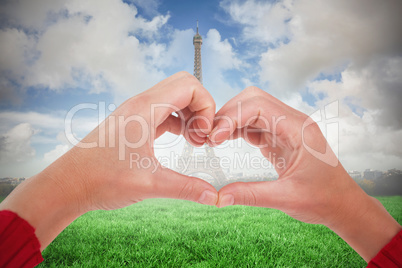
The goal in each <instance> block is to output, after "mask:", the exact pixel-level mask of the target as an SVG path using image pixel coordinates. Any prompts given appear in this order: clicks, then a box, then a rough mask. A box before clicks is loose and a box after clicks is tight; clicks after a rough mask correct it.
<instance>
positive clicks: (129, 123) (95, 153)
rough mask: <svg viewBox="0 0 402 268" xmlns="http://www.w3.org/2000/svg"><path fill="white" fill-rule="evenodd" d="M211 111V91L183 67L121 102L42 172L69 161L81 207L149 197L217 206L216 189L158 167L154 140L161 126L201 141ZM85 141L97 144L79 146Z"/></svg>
mask: <svg viewBox="0 0 402 268" xmlns="http://www.w3.org/2000/svg"><path fill="white" fill-rule="evenodd" d="M173 112H177V113H178V114H179V115H181V116H179V117H175V116H174V115H172V113H173ZM214 116H215V102H214V100H213V99H212V97H211V95H210V94H209V92H208V91H207V90H206V89H205V88H204V87H203V86H202V85H201V83H200V82H199V81H198V80H197V79H196V78H195V77H194V76H192V75H190V74H188V73H186V72H181V73H178V74H176V75H173V76H171V77H169V78H167V79H165V80H163V81H162V82H160V83H159V84H157V85H155V86H154V87H152V88H151V89H149V90H147V91H145V92H143V93H142V94H139V95H137V96H135V97H132V98H131V99H129V100H127V101H126V102H124V103H123V104H122V105H121V106H120V107H118V108H117V109H116V110H115V111H114V112H113V113H112V114H111V115H110V116H109V117H108V118H107V119H106V120H105V121H104V122H103V123H102V124H101V125H100V126H98V127H97V128H96V129H95V130H93V131H92V132H91V133H90V134H89V135H88V136H86V137H85V138H84V139H83V140H82V141H81V142H80V144H78V145H77V146H76V147H75V148H74V149H72V150H71V151H70V152H69V153H68V154H66V155H65V157H63V158H61V159H60V160H58V161H56V163H55V164H54V165H52V166H51V167H50V168H49V169H50V170H45V172H48V171H50V173H52V174H53V173H54V172H56V170H55V169H59V168H60V166H61V165H66V162H67V163H69V162H70V163H71V162H73V165H74V170H75V173H77V174H78V176H77V177H78V180H75V181H74V188H77V186H80V188H81V189H79V192H77V193H76V196H77V198H78V199H84V200H82V202H81V203H83V204H84V205H83V206H84V210H85V211H86V210H94V209H117V208H121V207H125V206H128V205H131V204H133V203H135V202H138V201H141V200H143V199H147V198H176V199H187V200H191V201H198V202H200V203H204V204H210V205H215V204H216V201H217V192H216V190H215V189H214V188H213V187H212V186H211V185H209V184H208V183H206V182H205V181H203V180H201V179H198V178H194V177H188V176H185V175H182V174H179V173H177V172H174V171H172V170H170V169H168V168H163V167H161V165H160V164H159V162H158V160H157V159H156V157H155V155H154V151H153V145H154V141H155V139H156V138H158V137H159V136H160V135H162V134H163V133H164V132H165V131H170V132H172V133H174V134H177V135H179V134H184V136H185V137H186V138H187V140H188V141H189V142H191V143H192V144H193V145H196V146H201V145H202V144H204V143H205V141H206V137H207V134H209V132H210V131H211V129H212V123H213V118H214ZM187 126H188V127H187ZM100 134H101V135H100ZM102 134H105V135H104V137H103V136H102ZM88 144H97V146H95V147H94V148H90V149H88V148H80V147H87V146H88ZM100 144H103V146H99V145H100ZM70 159H73V160H74V159H76V161H71V160H70ZM58 163H60V165H59V166H58ZM62 179H63V180H66V179H67V178H62ZM59 183H61V182H59ZM68 191H69V192H71V191H70V189H68ZM205 191H206V192H205ZM204 192H205V194H204V195H203V193H204ZM201 197H202V198H201Z"/></svg>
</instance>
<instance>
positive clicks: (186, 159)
mask: <svg viewBox="0 0 402 268" xmlns="http://www.w3.org/2000/svg"><path fill="white" fill-rule="evenodd" d="M193 45H194V76H195V77H196V78H197V79H198V80H199V81H200V82H201V84H202V65H201V45H202V37H201V35H200V34H199V33H198V21H197V33H196V35H195V36H194V38H193ZM204 146H205V147H204V148H205V154H202V155H201V154H197V155H194V146H192V145H191V144H190V143H188V142H187V141H186V143H185V145H184V149H183V153H182V155H181V156H180V157H179V158H178V161H177V166H176V170H177V171H178V172H180V173H182V174H185V175H191V174H194V173H205V174H208V175H210V176H212V178H213V181H211V184H212V185H214V186H215V187H216V188H220V187H222V186H224V185H225V184H226V181H227V179H226V176H225V174H224V173H223V171H222V168H221V166H220V158H219V157H217V156H216V155H215V152H214V149H212V148H211V147H209V146H208V145H207V144H205V145H204Z"/></svg>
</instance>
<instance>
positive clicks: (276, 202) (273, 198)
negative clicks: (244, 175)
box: [217, 180, 291, 209]
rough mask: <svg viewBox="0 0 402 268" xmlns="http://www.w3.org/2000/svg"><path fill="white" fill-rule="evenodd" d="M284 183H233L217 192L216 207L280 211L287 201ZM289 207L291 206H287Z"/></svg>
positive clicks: (279, 181)
mask: <svg viewBox="0 0 402 268" xmlns="http://www.w3.org/2000/svg"><path fill="white" fill-rule="evenodd" d="M285 184H286V181H281V180H277V181H264V182H248V183H245V182H235V183H231V184H228V185H226V186H224V187H223V188H222V189H220V190H219V199H218V203H217V206H218V207H226V206H231V205H245V206H256V207H267V208H275V209H280V208H282V207H283V204H286V202H288V203H289V202H290V201H289V194H288V190H287V188H286V185H285ZM289 205H291V204H289Z"/></svg>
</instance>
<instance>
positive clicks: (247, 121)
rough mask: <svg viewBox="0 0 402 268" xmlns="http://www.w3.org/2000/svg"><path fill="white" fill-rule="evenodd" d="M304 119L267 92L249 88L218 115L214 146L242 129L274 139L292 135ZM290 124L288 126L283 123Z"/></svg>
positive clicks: (211, 141)
mask: <svg viewBox="0 0 402 268" xmlns="http://www.w3.org/2000/svg"><path fill="white" fill-rule="evenodd" d="M301 115H304V114H302V113H300V112H298V111H296V110H294V109H293V108H291V107H289V106H287V105H286V104H284V103H283V102H281V101H279V100H278V99H276V98H274V97H273V96H271V95H270V94H268V93H266V92H265V91H263V90H261V89H259V88H256V87H249V88H247V89H245V90H243V91H242V92H241V93H240V94H239V95H237V96H236V97H234V98H233V99H231V100H230V101H229V102H228V103H226V104H225V105H224V106H223V107H222V108H221V109H220V110H219V111H218V113H217V114H216V122H215V127H214V129H213V130H212V132H211V133H210V135H209V143H210V144H214V145H217V144H220V143H222V142H224V141H225V140H228V139H230V138H231V136H232V135H233V134H234V133H235V132H236V130H238V129H242V128H247V127H249V128H250V129H247V130H248V131H251V132H253V131H260V130H263V131H265V132H269V133H272V134H274V135H279V136H280V135H282V134H284V133H286V135H292V133H294V132H295V125H294V124H293V123H292V122H294V120H297V118H298V116H301ZM281 121H286V123H281Z"/></svg>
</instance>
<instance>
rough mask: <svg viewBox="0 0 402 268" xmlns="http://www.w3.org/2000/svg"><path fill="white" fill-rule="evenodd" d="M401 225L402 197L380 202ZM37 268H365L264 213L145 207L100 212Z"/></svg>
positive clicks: (314, 231) (297, 226)
mask: <svg viewBox="0 0 402 268" xmlns="http://www.w3.org/2000/svg"><path fill="white" fill-rule="evenodd" d="M378 199H379V200H380V201H381V202H382V203H383V204H384V205H385V207H386V208H387V210H388V211H389V212H390V213H391V214H392V216H393V217H394V218H395V219H396V220H397V221H398V222H399V223H402V197H401V196H395V197H380V198H378ZM43 256H44V258H45V261H44V262H43V263H42V264H41V265H40V266H39V267H67V266H69V267H70V266H71V267H120V266H129V267H131V266H136V267H187V266H192V267H247V266H251V267H365V266H366V263H365V262H364V260H363V259H362V258H360V256H359V255H358V254H357V253H355V252H354V251H353V250H352V249H351V248H350V247H349V246H348V245H347V244H346V243H345V242H344V241H343V240H342V239H340V238H339V237H338V236H337V235H335V234H334V233H333V232H332V231H330V230H329V229H328V228H326V227H324V226H320V225H311V224H305V223H302V222H299V221H297V220H294V219H292V218H291V217H289V216H287V215H286V214H284V213H282V212H280V211H277V210H273V209H264V208H254V207H244V206H233V207H227V208H223V209H218V208H215V207H209V206H203V205H200V204H196V203H191V202H187V201H179V200H166V199H154V200H146V201H143V202H141V203H138V204H135V205H132V206H130V207H127V208H124V209H120V210H117V211H94V212H90V213H87V214H85V215H84V216H82V217H80V218H79V219H77V220H76V221H75V222H73V223H72V224H71V225H70V226H69V227H68V228H67V229H65V230H64V231H63V232H62V233H61V234H60V235H59V236H58V237H57V238H56V240H55V241H53V243H52V244H51V245H50V246H49V247H48V248H46V250H45V251H44V252H43Z"/></svg>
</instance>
